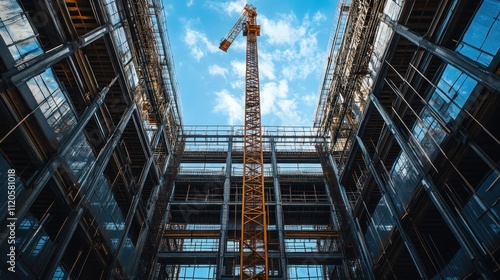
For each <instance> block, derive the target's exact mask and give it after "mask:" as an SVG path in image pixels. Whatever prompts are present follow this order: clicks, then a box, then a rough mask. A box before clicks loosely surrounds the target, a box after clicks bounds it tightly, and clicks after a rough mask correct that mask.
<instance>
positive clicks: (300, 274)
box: [288, 264, 325, 280]
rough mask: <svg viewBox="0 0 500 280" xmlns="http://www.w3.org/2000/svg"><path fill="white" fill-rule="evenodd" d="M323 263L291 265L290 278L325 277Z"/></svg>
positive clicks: (289, 267) (289, 268) (289, 269)
mask: <svg viewBox="0 0 500 280" xmlns="http://www.w3.org/2000/svg"><path fill="white" fill-rule="evenodd" d="M323 274H324V272H323V266H322V265H313V264H311V265H289V266H288V279H310V280H312V279H318V280H319V279H325V277H324V275H323Z"/></svg>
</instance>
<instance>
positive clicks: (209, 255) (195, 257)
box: [157, 251, 343, 279]
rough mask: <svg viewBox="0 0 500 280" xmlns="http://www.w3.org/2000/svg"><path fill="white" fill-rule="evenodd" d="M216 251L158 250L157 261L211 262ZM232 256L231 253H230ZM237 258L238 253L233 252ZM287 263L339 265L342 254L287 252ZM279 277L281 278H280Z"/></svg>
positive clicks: (275, 257) (276, 255)
mask: <svg viewBox="0 0 500 280" xmlns="http://www.w3.org/2000/svg"><path fill="white" fill-rule="evenodd" d="M268 254H269V258H272V259H277V258H279V257H280V253H279V252H274V251H273V252H269V253H268ZM217 255H218V253H217V252H199V251H197V252H159V253H158V259H157V260H158V262H159V263H161V264H165V265H175V264H213V263H214V260H215V259H216V258H217ZM231 256H233V254H231ZM234 256H235V258H239V256H240V254H239V253H234ZM287 257H288V263H289V264H291V265H304V264H314V265H336V264H337V265H339V264H341V262H342V259H343V255H342V253H340V252H288V253H287ZM280 279H281V278H280Z"/></svg>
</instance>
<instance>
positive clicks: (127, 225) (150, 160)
mask: <svg viewBox="0 0 500 280" xmlns="http://www.w3.org/2000/svg"><path fill="white" fill-rule="evenodd" d="M153 159H154V157H153V156H150V157H149V158H148V160H147V161H146V163H145V164H144V167H143V168H142V172H141V176H140V177H139V182H138V185H139V187H138V189H137V192H136V193H135V195H134V196H133V198H132V204H131V205H130V208H129V210H128V213H127V216H126V219H125V228H124V231H123V234H122V236H121V237H120V241H119V242H118V246H117V247H116V250H115V253H114V256H113V261H112V262H111V264H110V265H109V266H108V278H111V276H112V275H113V270H114V268H115V266H116V262H117V261H118V257H119V256H120V253H121V251H122V248H123V244H124V243H125V239H126V238H127V235H128V232H129V231H130V227H131V226H132V222H133V220H134V217H135V214H136V212H137V206H138V205H139V201H140V199H141V195H142V189H143V188H144V184H145V183H146V179H147V177H148V174H149V170H150V168H151V165H152V164H153Z"/></svg>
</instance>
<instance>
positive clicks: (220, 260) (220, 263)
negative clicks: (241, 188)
mask: <svg viewBox="0 0 500 280" xmlns="http://www.w3.org/2000/svg"><path fill="white" fill-rule="evenodd" d="M232 152H233V137H232V136H229V141H228V144H227V157H226V174H225V179H224V198H223V201H222V212H221V217H220V224H221V229H220V238H219V255H218V256H217V271H216V277H217V278H216V279H221V278H222V275H223V274H224V271H225V270H224V258H225V256H226V251H227V236H228V224H229V200H230V196H231V169H232V163H233V159H232ZM235 215H236V213H235Z"/></svg>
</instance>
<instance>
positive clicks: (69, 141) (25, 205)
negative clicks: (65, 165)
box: [0, 77, 118, 244]
mask: <svg viewBox="0 0 500 280" xmlns="http://www.w3.org/2000/svg"><path fill="white" fill-rule="evenodd" d="M117 78H118V77H115V78H114V79H113V80H112V81H111V83H109V85H108V86H107V87H105V88H103V89H102V91H101V93H100V94H99V97H97V98H96V99H95V100H94V101H93V102H92V103H91V104H90V105H89V106H88V107H87V109H85V111H84V112H83V113H82V114H81V115H80V117H79V121H78V123H77V124H76V126H75V127H73V128H72V129H71V131H70V132H69V133H68V134H67V135H66V136H65V137H64V138H63V139H62V141H61V146H60V148H59V149H58V150H57V152H56V154H55V155H54V156H53V157H52V158H51V159H50V160H49V161H48V162H47V163H46V164H45V166H44V167H43V168H42V169H41V170H40V171H39V172H38V175H37V176H36V178H35V179H34V180H33V184H32V185H31V186H30V187H29V188H28V189H27V191H26V194H25V195H24V197H26V198H25V199H24V201H23V202H22V203H20V207H19V209H18V210H17V213H16V214H17V217H18V219H19V220H22V219H24V216H26V213H27V212H28V211H29V209H30V207H31V205H33V203H34V202H35V200H36V199H37V197H38V195H39V194H40V193H41V191H42V190H43V188H44V187H45V185H46V184H47V182H48V181H49V180H50V178H52V175H54V172H55V171H56V170H57V169H58V168H59V166H60V165H61V163H62V162H63V161H64V159H65V158H66V157H67V155H68V153H69V152H70V151H71V150H72V149H73V143H74V142H75V141H76V139H77V138H78V137H79V136H80V135H81V133H82V131H83V128H84V127H85V126H86V125H87V123H88V122H89V121H90V119H91V118H92V116H94V113H95V112H96V111H97V109H98V108H99V106H100V105H101V104H102V103H103V102H104V99H105V98H106V94H107V93H108V92H109V88H110V87H112V86H113V84H114V83H115V81H116V80H117ZM6 238H7V235H6V232H4V233H2V235H1V236H0V244H3V242H4V241H5V239H6Z"/></svg>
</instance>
